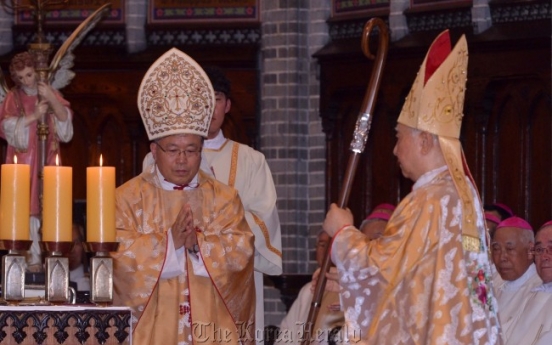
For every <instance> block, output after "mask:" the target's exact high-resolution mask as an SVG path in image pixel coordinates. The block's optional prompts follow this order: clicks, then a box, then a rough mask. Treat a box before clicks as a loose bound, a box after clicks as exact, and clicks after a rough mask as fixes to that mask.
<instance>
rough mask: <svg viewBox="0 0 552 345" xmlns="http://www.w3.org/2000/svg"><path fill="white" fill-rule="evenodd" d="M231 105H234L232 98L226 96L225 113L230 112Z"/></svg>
mask: <svg viewBox="0 0 552 345" xmlns="http://www.w3.org/2000/svg"><path fill="white" fill-rule="evenodd" d="M231 107H232V101H231V100H230V98H229V97H226V106H225V107H224V113H225V114H228V112H229V111H230V108H231Z"/></svg>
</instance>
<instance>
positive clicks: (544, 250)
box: [531, 247, 552, 256]
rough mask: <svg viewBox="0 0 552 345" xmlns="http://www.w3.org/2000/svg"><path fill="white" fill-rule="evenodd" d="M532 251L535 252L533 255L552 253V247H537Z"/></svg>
mask: <svg viewBox="0 0 552 345" xmlns="http://www.w3.org/2000/svg"><path fill="white" fill-rule="evenodd" d="M531 253H533V255H537V256H539V255H542V254H550V255H552V247H535V248H533V250H532V251H531Z"/></svg>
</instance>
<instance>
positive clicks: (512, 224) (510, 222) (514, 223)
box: [496, 216, 533, 231]
mask: <svg viewBox="0 0 552 345" xmlns="http://www.w3.org/2000/svg"><path fill="white" fill-rule="evenodd" d="M500 228H519V229H524V230H531V231H533V228H532V227H531V224H529V223H528V222H527V221H526V220H525V219H523V218H520V217H516V216H514V217H510V218H506V219H504V220H503V221H502V222H500V223H499V224H498V226H497V227H496V230H498V229H500Z"/></svg>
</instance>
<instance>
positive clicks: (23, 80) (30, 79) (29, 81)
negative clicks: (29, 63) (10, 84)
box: [15, 67, 37, 89]
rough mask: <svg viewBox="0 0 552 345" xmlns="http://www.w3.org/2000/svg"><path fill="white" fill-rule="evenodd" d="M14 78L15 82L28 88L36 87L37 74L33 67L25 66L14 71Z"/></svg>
mask: <svg viewBox="0 0 552 345" xmlns="http://www.w3.org/2000/svg"><path fill="white" fill-rule="evenodd" d="M15 79H16V80H17V84H19V85H21V86H24V87H26V88H29V89H34V88H36V84H37V76H36V72H35V69H34V68H32V67H25V68H24V69H22V70H21V71H16V72H15Z"/></svg>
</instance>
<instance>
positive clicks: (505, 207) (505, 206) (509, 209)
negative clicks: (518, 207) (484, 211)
mask: <svg viewBox="0 0 552 345" xmlns="http://www.w3.org/2000/svg"><path fill="white" fill-rule="evenodd" d="M493 206H496V207H500V208H501V209H503V210H504V211H506V212H507V213H508V214H509V215H510V217H513V216H514V211H512V209H511V208H510V207H509V206H507V205H505V204H501V203H499V202H497V203H495V204H493Z"/></svg>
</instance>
